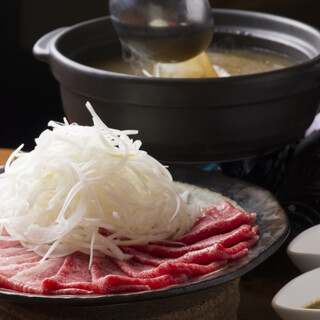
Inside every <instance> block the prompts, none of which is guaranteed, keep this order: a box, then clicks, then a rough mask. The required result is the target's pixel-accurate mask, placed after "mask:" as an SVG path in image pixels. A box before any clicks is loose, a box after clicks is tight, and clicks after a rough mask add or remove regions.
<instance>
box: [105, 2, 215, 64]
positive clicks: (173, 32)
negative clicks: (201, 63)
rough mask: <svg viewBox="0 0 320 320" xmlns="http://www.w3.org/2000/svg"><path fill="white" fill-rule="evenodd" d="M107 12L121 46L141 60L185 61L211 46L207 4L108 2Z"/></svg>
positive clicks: (210, 14)
mask: <svg viewBox="0 0 320 320" xmlns="http://www.w3.org/2000/svg"><path fill="white" fill-rule="evenodd" d="M109 9H110V15H111V18H112V22H113V25H114V27H115V30H116V32H117V34H118V36H119V38H120V40H121V42H122V44H123V45H124V46H126V47H127V48H128V49H129V50H130V51H132V52H133V53H134V54H136V55H138V56H140V57H142V58H145V59H149V60H153V61H160V62H179V61H185V60H188V59H190V58H192V57H194V56H196V55H198V54H199V53H201V52H202V51H204V50H206V49H207V47H208V46H209V45H210V43H211V39H212V36H213V17H212V11H211V8H210V4H209V2H208V0H109Z"/></svg>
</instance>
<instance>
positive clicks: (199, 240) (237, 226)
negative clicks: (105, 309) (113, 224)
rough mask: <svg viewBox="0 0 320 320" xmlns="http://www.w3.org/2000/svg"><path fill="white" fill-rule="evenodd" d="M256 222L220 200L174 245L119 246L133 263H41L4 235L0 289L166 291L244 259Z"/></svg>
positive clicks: (79, 256) (78, 259) (102, 259)
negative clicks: (168, 288)
mask: <svg viewBox="0 0 320 320" xmlns="http://www.w3.org/2000/svg"><path fill="white" fill-rule="evenodd" d="M255 220H256V217H255V214H250V213H249V212H246V211H242V210H240V209H236V208H234V207H233V206H232V205H231V204H230V203H228V202H226V201H222V202H221V203H219V204H218V205H216V206H214V207H210V208H207V209H204V210H203V211H202V213H201V215H200V217H199V219H198V220H197V222H196V223H195V225H194V227H193V228H192V229H191V230H190V232H188V233H187V234H185V235H184V236H182V237H181V238H180V239H178V240H176V241H175V242H172V241H168V242H165V241H164V242H162V243H160V242H159V243H156V244H149V245H139V246H138V245H136V246H132V247H123V248H121V249H122V250H123V252H124V253H127V254H130V255H131V256H132V258H131V259H128V260H124V261H121V260H117V259H113V258H110V257H107V256H94V257H93V258H92V261H91V265H90V257H89V256H88V255H86V254H84V253H80V252H75V253H73V254H71V255H69V256H67V257H65V258H56V259H47V260H46V261H43V262H40V260H41V257H39V256H38V255H37V254H35V253H33V252H30V251H28V250H27V249H25V248H23V247H22V246H21V244H20V243H18V242H16V241H10V240H9V239H10V236H9V235H8V234H7V233H6V231H5V230H4V231H3V232H2V234H1V236H2V237H1V239H0V287H2V288H7V289H11V290H16V291H20V292H28V293H35V294H47V295H92V294H116V293H122V292H138V291H146V290H155V289H159V288H163V287H167V286H170V285H174V284H177V283H181V282H184V281H186V280H188V279H190V278H193V277H196V276H201V275H205V274H208V273H214V272H215V271H217V270H219V269H221V268H223V267H225V266H227V265H228V263H230V262H232V261H234V260H238V259H241V258H242V257H243V256H245V255H246V254H247V253H248V251H249V250H250V248H252V246H254V244H255V243H256V241H257V240H258V231H259V229H258V227H257V226H254V224H255ZM106 232H107V230H106ZM102 234H103V233H102ZM106 234H107V233H106Z"/></svg>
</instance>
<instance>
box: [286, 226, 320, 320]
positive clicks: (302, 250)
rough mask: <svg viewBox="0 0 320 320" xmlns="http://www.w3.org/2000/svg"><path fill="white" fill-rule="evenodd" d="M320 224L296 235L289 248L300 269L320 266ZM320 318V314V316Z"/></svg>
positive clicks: (306, 269)
mask: <svg viewBox="0 0 320 320" xmlns="http://www.w3.org/2000/svg"><path fill="white" fill-rule="evenodd" d="M319 243H320V224H318V225H316V226H314V227H312V228H309V229H307V230H305V231H303V232H302V233H300V234H299V235H298V236H297V237H295V238H294V239H293V240H292V241H291V242H290V244H289V246H288V248H287V254H288V256H289V257H290V259H291V261H292V262H293V263H294V264H295V265H296V266H297V267H298V268H299V270H300V271H302V272H306V271H310V270H312V269H315V268H319V267H320V245H319ZM319 319H320V316H319Z"/></svg>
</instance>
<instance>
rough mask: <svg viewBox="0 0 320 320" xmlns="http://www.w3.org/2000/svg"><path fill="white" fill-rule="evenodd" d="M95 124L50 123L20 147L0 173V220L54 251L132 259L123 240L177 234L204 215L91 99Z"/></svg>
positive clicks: (29, 242) (42, 251)
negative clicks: (32, 142) (26, 147)
mask: <svg viewBox="0 0 320 320" xmlns="http://www.w3.org/2000/svg"><path fill="white" fill-rule="evenodd" d="M86 106H87V108H88V110H89V111H90V113H91V115H92V118H93V123H94V125H93V126H80V125H77V124H68V123H67V121H65V122H64V123H57V122H53V121H51V122H49V126H50V127H52V130H49V129H47V130H45V131H44V132H43V133H42V134H41V135H40V137H39V138H38V139H36V147H35V149H34V150H33V151H31V152H26V153H24V152H22V151H21V149H22V147H20V148H18V149H17V150H16V151H15V152H14V153H13V154H12V157H10V159H9V160H8V162H7V164H6V166H5V173H3V174H1V175H0V224H1V227H4V228H5V229H6V230H7V232H8V233H9V234H10V235H11V236H12V238H13V239H15V240H19V241H20V242H21V243H22V244H23V245H24V246H25V247H27V248H29V249H31V250H33V251H35V252H36V253H38V254H39V255H41V256H43V259H46V258H48V257H61V256H66V255H68V254H70V253H72V252H74V251H81V252H84V253H86V254H89V255H90V256H91V258H92V256H93V255H95V254H100V255H101V254H106V255H109V256H111V257H116V258H118V259H125V258H128V256H127V255H126V254H124V253H123V252H122V251H121V246H123V245H133V244H145V243H149V242H153V241H159V240H166V239H173V240H174V239H176V238H178V237H179V236H181V235H182V234H184V233H185V232H187V231H188V230H189V229H190V228H191V227H192V225H193V224H194V222H195V219H196V217H197V215H198V213H199V211H200V210H199V208H198V206H197V204H195V203H193V204H186V203H184V201H182V198H181V196H180V195H179V194H178V192H177V190H176V186H175V183H174V182H173V181H172V177H171V175H170V173H169V171H168V170H167V169H166V168H165V167H164V166H163V165H162V164H160V163H159V162H158V161H157V160H155V159H154V158H152V157H151V156H150V155H148V154H147V153H146V152H145V151H142V150H140V146H141V142H140V141H138V140H136V141H134V140H132V139H131V138H129V135H132V134H136V133H137V131H133V130H126V131H120V130H116V129H110V128H108V127H107V126H106V125H105V124H104V123H103V122H102V121H101V119H100V118H99V117H98V116H97V114H96V113H95V112H94V110H93V108H92V107H91V105H90V104H89V103H87V105H86Z"/></svg>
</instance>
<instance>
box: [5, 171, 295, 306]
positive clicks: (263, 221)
mask: <svg viewBox="0 0 320 320" xmlns="http://www.w3.org/2000/svg"><path fill="white" fill-rule="evenodd" d="M170 171H171V173H172V175H173V177H174V180H176V181H181V182H185V183H189V184H193V185H196V186H199V187H203V188H206V189H210V190H213V191H216V192H219V193H221V194H223V195H225V196H227V197H229V198H231V199H233V200H235V201H236V202H237V203H238V204H239V205H241V206H242V207H243V208H244V209H246V210H247V211H249V212H255V213H256V214H257V223H258V225H259V227H260V240H259V241H258V243H257V244H256V245H255V246H254V247H253V249H252V250H251V251H250V252H249V254H248V255H247V256H246V257H244V258H242V259H241V260H239V261H236V262H235V263H233V264H230V265H229V267H228V268H225V269H223V270H221V271H219V272H216V273H212V274H208V275H206V276H202V277H199V278H193V279H192V280H190V281H188V282H186V283H182V284H179V285H175V286H171V287H167V288H164V289H161V290H154V291H147V292H138V293H130V294H116V295H97V296H39V295H32V294H23V293H17V292H13V291H9V290H1V291H0V300H5V301H11V302H16V303H29V304H40V303H41V304H64V305H70V306H111V305H120V304H121V305H123V304H128V303H132V302H136V303H137V302H142V301H150V300H155V299H163V298H168V297H174V296H178V295H183V294H188V293H194V292H196V291H201V290H205V289H208V288H211V287H214V286H218V285H221V284H225V283H227V282H230V281H232V280H235V279H237V278H240V277H241V276H243V275H244V274H246V273H247V272H249V271H250V270H252V269H254V268H255V267H256V266H258V265H259V264H260V263H262V262H263V261H264V260H266V259H267V258H268V257H269V256H271V255H272V254H273V253H274V252H275V251H276V250H277V249H278V248H279V247H280V246H281V244H282V243H283V242H284V241H285V239H286V237H287V236H288V233H289V223H288V220H287V217H286V214H285V212H284V211H283V210H282V208H281V207H280V205H279V203H278V202H277V200H276V199H275V198H274V196H273V195H272V194H271V193H269V192H268V191H266V190H264V189H261V188H260V187H257V186H255V185H251V184H248V183H246V182H243V181H241V180H237V179H233V178H230V177H227V176H224V175H222V174H219V173H210V172H205V171H202V170H200V169H196V168H193V167H191V166H177V167H172V168H171V169H170Z"/></svg>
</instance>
